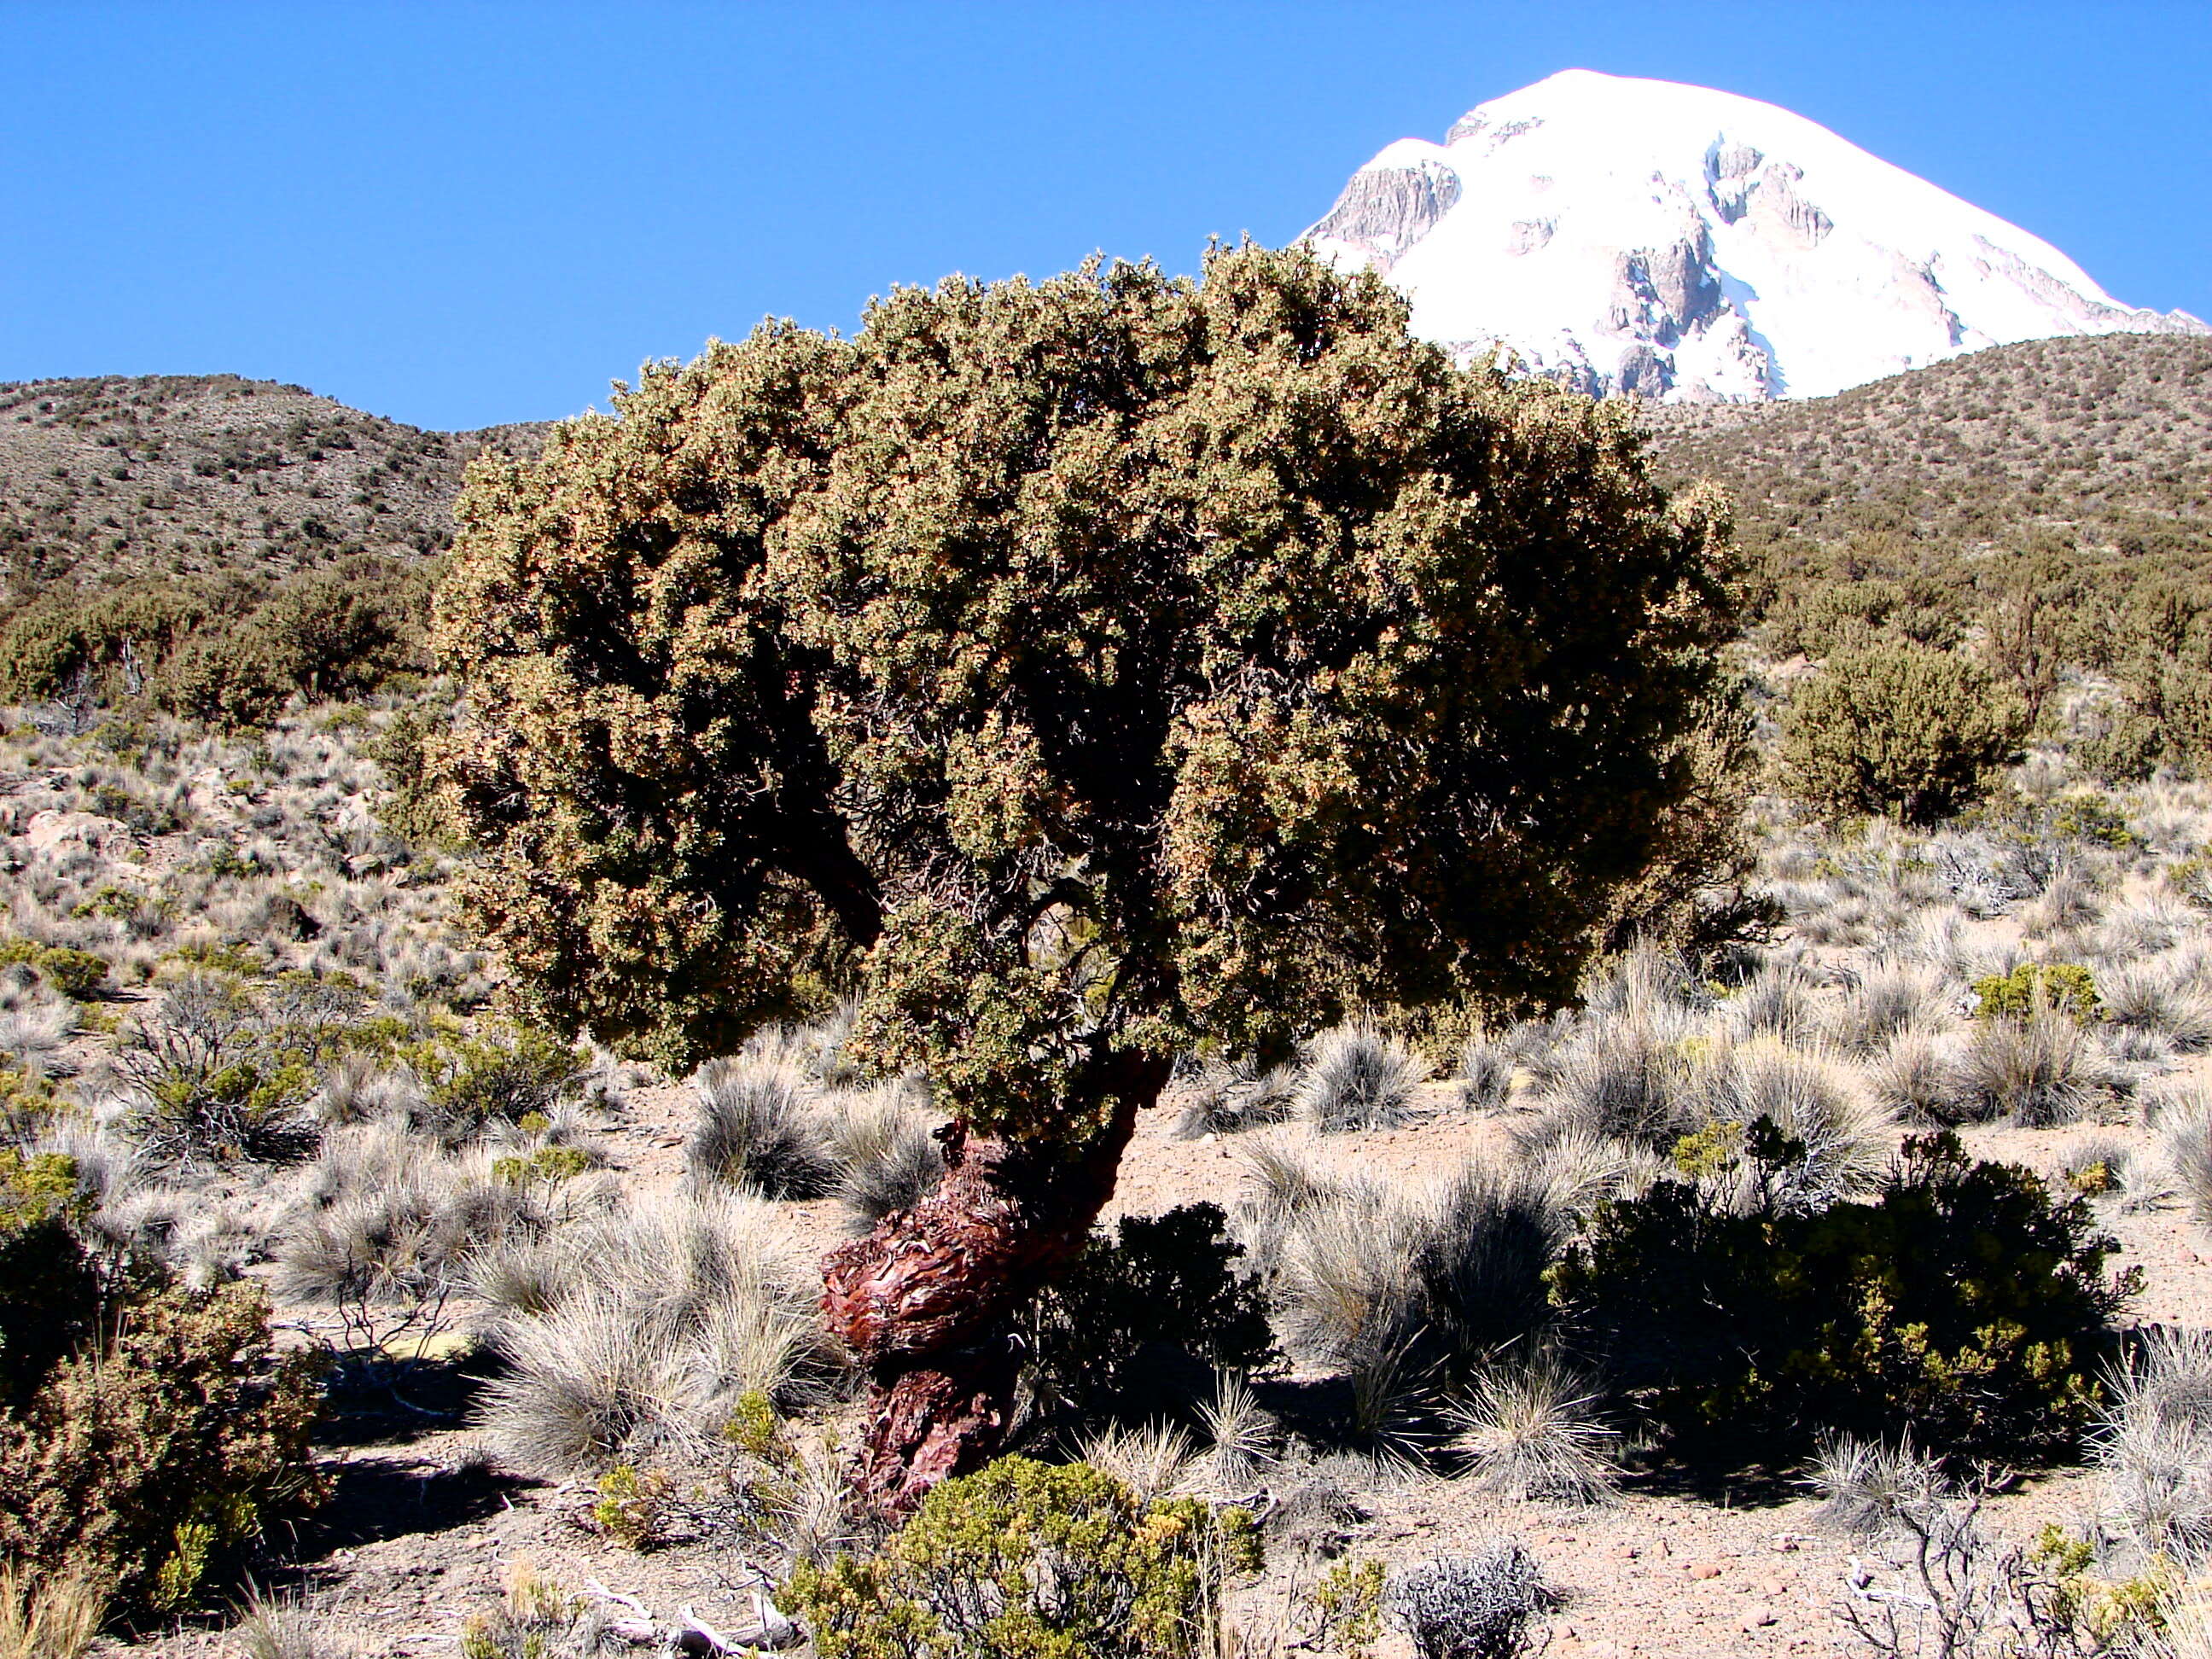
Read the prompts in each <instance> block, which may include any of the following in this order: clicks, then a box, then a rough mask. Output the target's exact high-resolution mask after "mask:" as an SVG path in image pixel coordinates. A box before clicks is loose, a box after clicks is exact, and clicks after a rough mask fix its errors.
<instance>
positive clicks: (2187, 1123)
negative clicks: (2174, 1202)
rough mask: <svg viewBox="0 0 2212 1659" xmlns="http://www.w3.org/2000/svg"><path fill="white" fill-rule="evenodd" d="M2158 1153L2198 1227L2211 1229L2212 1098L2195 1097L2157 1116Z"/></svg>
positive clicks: (2172, 1105)
mask: <svg viewBox="0 0 2212 1659" xmlns="http://www.w3.org/2000/svg"><path fill="white" fill-rule="evenodd" d="M2158 1131H2159V1149H2160V1152H2162V1153H2163V1154H2164V1156H2165V1158H2166V1166H2167V1167H2168V1168H2169V1169H2171V1170H2172V1171H2173V1180H2174V1185H2175V1187H2176V1188H2178V1189H2179V1192H2180V1194H2181V1199H2182V1201H2183V1202H2184V1203H2185V1204H2186V1205H2188V1206H2189V1209H2190V1213H2191V1215H2193V1216H2194V1217H2195V1218H2197V1225H2199V1226H2200V1227H2208V1228H2212V1096H2207V1095H2201V1094H2200V1095H2194V1096H2191V1097H2188V1098H2185V1099H2184V1100H2181V1101H2179V1102H2176V1103H2172V1104H2170V1105H2168V1106H2167V1107H2166V1109H2164V1110H2162V1111H2161V1112H2160V1114H2159V1119H2158Z"/></svg>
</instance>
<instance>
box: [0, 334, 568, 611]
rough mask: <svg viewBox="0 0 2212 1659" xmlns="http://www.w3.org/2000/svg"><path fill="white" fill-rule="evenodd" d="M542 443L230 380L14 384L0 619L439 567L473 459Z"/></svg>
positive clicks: (1, 529)
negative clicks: (209, 587)
mask: <svg viewBox="0 0 2212 1659" xmlns="http://www.w3.org/2000/svg"><path fill="white" fill-rule="evenodd" d="M541 429H542V428H538V427H535V426H520V427H501V428H491V429H489V430H487V431H483V432H470V433H442V432H425V431H423V430H422V429H420V428H416V427H411V426H407V425H404V424H403V423H402V422H397V421H387V420H384V419H382V418H381V417H380V416H374V415H364V414H362V413H361V412H360V411H359V410H353V409H349V408H347V407H346V406H345V405H344V404H340V403H337V402H334V401H333V400H331V398H319V397H317V396H315V395H314V394H313V392H308V391H307V390H306V389H305V388H303V387H301V386H278V385H276V384H274V383H273V382H270V381H267V380H240V379H239V378H238V377H236V376H235V375H229V374H214V375H144V376H139V377H137V378H126V377H122V376H106V377H100V378H97V379H92V380H31V381H23V382H19V383H15V384H12V385H5V386H0V610H5V609H11V608H13V607H14V606H15V605H20V604H21V603H22V602H24V601H26V600H27V599H31V598H33V597H34V596H35V595H36V594H37V593H39V592H43V591H45V590H46V589H48V588H51V587H52V586H54V585H55V584H57V583H60V582H64V581H66V582H73V583H76V584H78V585H82V586H90V585H93V584H95V583H97V582H99V581H100V580H103V579H106V578H109V577H112V576H144V575H161V574H209V573H216V572H223V573H237V574H252V575H259V576H279V575H283V574H289V573H290V572H293V571H295V570H301V569H305V568H312V567H313V566H316V565H319V564H323V563H326V562H330V561H331V560H334V559H337V558H340V557H343V556H347V555H349V554H359V553H374V554H384V555H386V556H396V555H404V554H416V553H431V552H435V551H437V550H440V549H441V548H443V547H444V546H445V544H446V543H447V541H448V540H449V539H450V538H451V537H452V535H453V497H454V495H455V494H456V493H457V492H458V491H459V489H460V483H461V473H462V470H463V468H464V467H465V465H467V463H468V460H469V459H470V457H471V456H472V455H475V454H476V453H477V452H478V451H479V450H481V449H483V448H485V447H495V448H501V449H508V450H516V449H523V448H527V447H531V446H532V445H534V444H535V443H536V441H537V438H538V432H539V431H540V430H541Z"/></svg>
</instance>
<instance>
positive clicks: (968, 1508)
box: [776, 1457, 1260, 1659]
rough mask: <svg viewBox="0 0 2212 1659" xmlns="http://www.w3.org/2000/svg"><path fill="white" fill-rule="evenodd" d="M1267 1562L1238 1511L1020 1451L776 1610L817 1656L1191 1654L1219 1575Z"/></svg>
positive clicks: (1207, 1637) (962, 1482) (825, 1572)
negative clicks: (1147, 1497) (1165, 1497)
mask: <svg viewBox="0 0 2212 1659" xmlns="http://www.w3.org/2000/svg"><path fill="white" fill-rule="evenodd" d="M1259 1565H1260V1551H1259V1545H1258V1538H1257V1534H1256V1533H1255V1531H1254V1529H1253V1528H1252V1525H1251V1520H1250V1517H1249V1516H1247V1515H1245V1514H1244V1512H1243V1511H1242V1510H1233V1509H1232V1510H1213V1509H1212V1508H1210V1507H1209V1506H1208V1505H1206V1504H1203V1503H1200V1501H1198V1500H1197V1499H1195V1498H1176V1499H1172V1500H1170V1501H1167V1502H1164V1503H1155V1504H1150V1505H1146V1504H1140V1503H1139V1502H1138V1501H1137V1498H1136V1497H1135V1495H1134V1494H1133V1493H1132V1492H1130V1490H1129V1489H1128V1488H1127V1486H1123V1485H1121V1483H1120V1482H1119V1481H1117V1480H1112V1479H1110V1478H1109V1477H1108V1476H1106V1475H1104V1474H1100V1473H1099V1472H1098V1471H1097V1470H1096V1469H1094V1468H1091V1467H1090V1466H1089V1465H1087V1464H1083V1463H1073V1464H1067V1465H1064V1466H1058V1467H1055V1466H1053V1465H1048V1464H1044V1463H1038V1462H1032V1461H1031V1460H1030V1459H1028V1458H1025V1457H1007V1458H1002V1459H1000V1461H999V1462H996V1463H994V1464H992V1465H991V1466H990V1467H989V1468H986V1469H983V1470H981V1471H979V1472H978V1473H976V1474H972V1475H968V1476H965V1477H963V1478H961V1479H959V1480H948V1481H946V1482H945V1484H944V1485H942V1486H939V1487H938V1488H937V1489H936V1490H935V1491H933V1492H931V1493H930V1494H929V1496H928V1497H927V1498H923V1499H922V1501H921V1507H920V1509H918V1510H916V1511H915V1515H914V1518H913V1519H911V1520H910V1521H908V1522H907V1523H906V1524H905V1525H904V1526H903V1527H902V1528H900V1529H899V1530H898V1531H897V1532H896V1533H895V1534H892V1535H891V1537H890V1540H889V1541H887V1542H886V1543H885V1545H884V1549H883V1553H881V1554H880V1555H877V1556H873V1557H858V1556H852V1555H841V1556H839V1557H837V1558H836V1559H834V1560H833V1561H831V1562H830V1563H829V1564H828V1565H825V1566H814V1565H808V1564H806V1563H803V1562H802V1563H801V1564H799V1565H798V1566H796V1567H794V1568H793V1571H792V1575H791V1577H790V1579H789V1581H788V1582H787V1583H786V1584H785V1585H784V1587H783V1589H782V1590H781V1592H780V1593H779V1594H778V1595H777V1598H776V1600H777V1604H778V1605H779V1606H780V1607H782V1608H783V1610H784V1611H785V1612H786V1613H789V1614H790V1615H791V1616H793V1618H795V1619H798V1620H799V1621H800V1622H801V1623H802V1624H804V1625H805V1627H806V1628H807V1630H808V1631H809V1632H811V1634H812V1636H813V1639H814V1651H815V1653H816V1654H817V1656H819V1659H908V1656H921V1655H928V1656H933V1659H955V1656H957V1659H1079V1656H1080V1659H1194V1656H1196V1655H1199V1654H1201V1653H1207V1652H1212V1651H1213V1650H1214V1649H1215V1644H1216V1641H1217V1639H1218V1635H1219V1632H1218V1629H1217V1628H1216V1627H1215V1626H1216V1620H1218V1609H1219V1607H1220V1589H1221V1584H1222V1581H1223V1580H1224V1579H1225V1577H1228V1576H1230V1575H1232V1574H1235V1573H1240V1572H1248V1571H1256V1570H1257V1568H1258V1567H1259Z"/></svg>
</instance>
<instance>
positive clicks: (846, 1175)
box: [828, 1082, 945, 1232]
mask: <svg viewBox="0 0 2212 1659" xmlns="http://www.w3.org/2000/svg"><path fill="white" fill-rule="evenodd" d="M831 1104H832V1115H831V1117H830V1121H829V1129H828V1137H829V1140H828V1144H829V1158H830V1161H831V1164H833V1166H834V1167H835V1169H836V1187H835V1192H836V1196H837V1198H838V1199H839V1200H842V1202H843V1204H844V1206H845V1209H846V1212H847V1218H848V1225H849V1226H850V1227H851V1228H852V1230H854V1231H860V1232H865V1231H867V1229H869V1228H870V1227H872V1226H874V1225H875V1224H876V1223H877V1222H878V1221H880V1220H881V1219H883V1218H884V1217H885V1216H887V1215H890V1213H892V1212H894V1211H896V1210H909V1209H912V1208H913V1207H914V1206H915V1205H917V1204H919V1203H921V1200H923V1199H925V1198H927V1196H928V1195H929V1194H931V1193H932V1192H933V1191H935V1190H936V1188H937V1183H938V1182H940V1181H942V1180H944V1179H945V1148H944V1146H943V1145H942V1144H941V1143H940V1142H939V1140H938V1139H937V1134H936V1125H935V1123H934V1121H933V1120H932V1118H931V1116H930V1115H929V1114H928V1113H927V1111H925V1110H924V1109H922V1106H921V1103H920V1101H919V1099H918V1098H917V1093H916V1091H915V1089H914V1088H913V1087H912V1086H911V1085H908V1084H907V1083H904V1082H894V1083H882V1084H878V1085H876V1086H875V1087H873V1088H872V1089H861V1090H850V1091H841V1092H840V1093H838V1094H836V1095H835V1096H833V1097H831Z"/></svg>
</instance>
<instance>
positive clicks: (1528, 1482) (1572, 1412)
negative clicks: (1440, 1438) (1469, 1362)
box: [1451, 1352, 1619, 1504]
mask: <svg viewBox="0 0 2212 1659" xmlns="http://www.w3.org/2000/svg"><path fill="white" fill-rule="evenodd" d="M1598 1396H1599V1388H1598V1385H1597V1384H1596V1383H1594V1382H1593V1381H1591V1380H1590V1379H1589V1378H1587V1377H1584V1376H1581V1375H1579V1374H1578V1373H1577V1372H1576V1371H1574V1370H1572V1369H1571V1368H1570V1367H1569V1366H1568V1365H1567V1364H1565V1361H1563V1360H1562V1359H1560V1358H1559V1357H1558V1356H1557V1355H1556V1354H1553V1353H1549V1352H1544V1353H1540V1354H1538V1355H1537V1356H1536V1357H1535V1358H1532V1359H1528V1360H1525V1361H1522V1362H1521V1363H1518V1364H1513V1363H1506V1364H1499V1365H1496V1366H1493V1367H1492V1368H1490V1369H1489V1370H1485V1371H1483V1372H1482V1373H1480V1375H1478V1376H1476V1378H1475V1380H1474V1387H1473V1388H1472V1389H1469V1391H1468V1394H1467V1395H1466V1396H1465V1397H1464V1398H1463V1399H1461V1400H1459V1401H1455V1402H1454V1403H1453V1405H1452V1407H1451V1419H1452V1422H1453V1424H1454V1425H1455V1432H1454V1434H1453V1436H1452V1439H1451V1446H1452V1449H1454V1450H1455V1451H1457V1452H1458V1453H1460V1454H1461V1455H1462V1456H1464V1457H1465V1458H1466V1459H1467V1460H1468V1472H1469V1474H1471V1475H1472V1476H1473V1477H1474V1479H1475V1480H1477V1481H1478V1482H1480V1484H1481V1485H1482V1486H1485V1487H1486V1488H1487V1489H1489V1490H1491V1491H1493V1492H1504V1493H1507V1494H1509V1495H1510V1496H1513V1497H1516V1498H1537V1499H1541V1500H1545V1501H1548V1502H1553V1503H1564V1504H1596V1503H1603V1502H1609V1501H1611V1500H1612V1499H1613V1497H1614V1489H1613V1480H1614V1477H1615V1476H1616V1475H1617V1474H1618V1473H1619V1470H1618V1468H1617V1467H1616V1465H1615V1464H1614V1462H1613V1456H1612V1449H1613V1445H1614V1443H1615V1442H1616V1441H1617V1439H1618V1437H1617V1436H1616V1435H1615V1434H1614V1433H1613V1431H1611V1430H1610V1429H1608V1428H1607V1426H1606V1425H1604V1424H1603V1423H1601V1422H1600V1421H1599V1420H1598V1418H1597V1416H1596V1406H1597V1401H1598Z"/></svg>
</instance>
